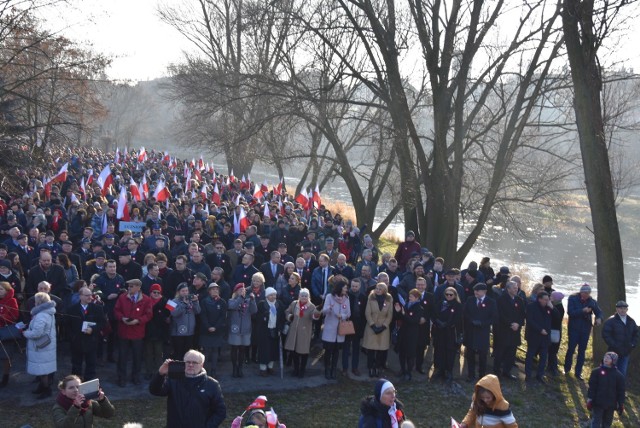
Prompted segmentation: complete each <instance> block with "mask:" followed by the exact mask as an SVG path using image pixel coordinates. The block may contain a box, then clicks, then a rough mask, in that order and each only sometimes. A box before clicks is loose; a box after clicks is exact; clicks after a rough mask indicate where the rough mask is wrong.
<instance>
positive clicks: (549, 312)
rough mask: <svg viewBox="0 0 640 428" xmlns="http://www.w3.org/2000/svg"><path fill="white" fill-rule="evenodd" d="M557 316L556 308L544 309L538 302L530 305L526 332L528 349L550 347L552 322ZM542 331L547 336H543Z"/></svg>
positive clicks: (546, 307)
mask: <svg viewBox="0 0 640 428" xmlns="http://www.w3.org/2000/svg"><path fill="white" fill-rule="evenodd" d="M557 315H558V310H557V309H556V308H553V309H551V308H549V307H548V306H545V307H542V306H540V303H538V302H537V301H535V302H531V303H529V305H528V306H527V326H526V328H525V332H524V333H525V334H524V338H525V340H526V341H527V346H528V347H532V348H538V346H549V344H550V343H551V321H552V319H553V317H554V316H557ZM542 330H545V331H546V332H547V334H546V335H543V334H541V332H542Z"/></svg>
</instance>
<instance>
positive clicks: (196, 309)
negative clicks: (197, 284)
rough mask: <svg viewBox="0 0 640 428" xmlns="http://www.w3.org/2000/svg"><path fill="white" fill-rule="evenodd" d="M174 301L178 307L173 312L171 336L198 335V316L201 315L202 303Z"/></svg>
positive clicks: (196, 301)
mask: <svg viewBox="0 0 640 428" xmlns="http://www.w3.org/2000/svg"><path fill="white" fill-rule="evenodd" d="M173 301H174V302H175V303H177V305H178V306H176V308H175V309H174V310H173V312H171V336H193V335H194V334H195V333H196V316H197V315H198V314H200V301H198V300H194V301H189V302H185V301H184V300H182V299H173Z"/></svg>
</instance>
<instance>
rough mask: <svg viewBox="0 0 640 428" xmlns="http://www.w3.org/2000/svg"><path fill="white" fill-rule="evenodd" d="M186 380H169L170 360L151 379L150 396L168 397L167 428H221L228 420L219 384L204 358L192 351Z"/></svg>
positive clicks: (189, 354) (185, 358)
mask: <svg viewBox="0 0 640 428" xmlns="http://www.w3.org/2000/svg"><path fill="white" fill-rule="evenodd" d="M184 362H185V369H184V372H185V377H184V378H180V379H171V378H169V376H168V374H169V360H167V361H165V363H164V364H162V366H160V369H159V370H158V372H157V373H156V374H155V375H154V377H153V378H152V379H151V384H150V385H149V392H150V393H151V394H153V395H156V396H160V397H167V428H181V427H206V428H217V427H219V426H220V425H221V424H222V422H223V421H224V420H225V418H226V417H227V407H226V406H225V403H224V397H223V396H222V390H221V389H220V384H219V383H218V381H217V380H215V379H213V378H212V377H209V376H207V372H206V371H205V370H203V365H204V355H202V354H201V353H200V352H198V351H194V350H190V351H188V352H187V353H186V354H185V355H184Z"/></svg>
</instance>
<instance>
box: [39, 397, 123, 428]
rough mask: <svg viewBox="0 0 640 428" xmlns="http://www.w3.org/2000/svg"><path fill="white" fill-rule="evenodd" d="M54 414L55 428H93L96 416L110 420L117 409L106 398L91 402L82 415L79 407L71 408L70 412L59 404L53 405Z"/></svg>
mask: <svg viewBox="0 0 640 428" xmlns="http://www.w3.org/2000/svg"><path fill="white" fill-rule="evenodd" d="M52 412H53V425H54V426H55V428H91V427H93V418H94V416H97V417H100V418H107V419H108V418H110V417H112V416H113V415H114V414H115V408H114V407H113V404H111V402H109V399H108V398H107V397H104V400H102V401H95V400H91V405H90V406H89V407H88V408H87V409H86V410H85V412H84V414H82V415H81V414H80V409H79V408H78V407H76V406H71V407H69V410H65V409H64V407H62V406H61V405H60V404H59V403H56V404H54V405H53V409H52Z"/></svg>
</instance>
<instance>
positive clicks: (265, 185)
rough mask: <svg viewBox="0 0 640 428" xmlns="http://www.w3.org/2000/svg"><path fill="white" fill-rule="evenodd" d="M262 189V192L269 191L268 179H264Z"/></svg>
mask: <svg viewBox="0 0 640 428" xmlns="http://www.w3.org/2000/svg"><path fill="white" fill-rule="evenodd" d="M260 191H261V192H262V193H269V186H267V179H266V178H265V179H264V182H263V183H262V186H260Z"/></svg>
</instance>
